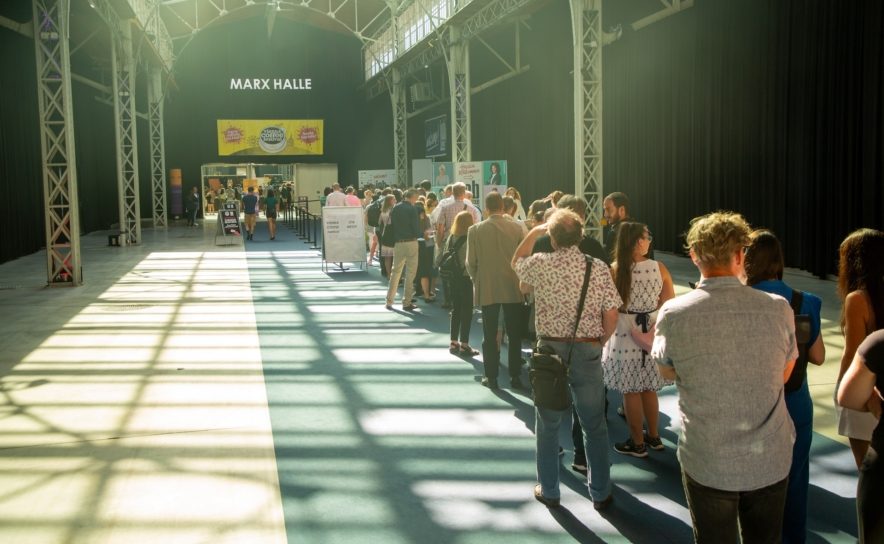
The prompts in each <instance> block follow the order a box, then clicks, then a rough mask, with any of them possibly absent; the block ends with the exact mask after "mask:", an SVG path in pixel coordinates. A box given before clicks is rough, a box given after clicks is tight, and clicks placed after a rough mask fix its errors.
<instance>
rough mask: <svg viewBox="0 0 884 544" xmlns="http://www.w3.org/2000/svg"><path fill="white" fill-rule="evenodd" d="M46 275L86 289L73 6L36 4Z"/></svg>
mask: <svg viewBox="0 0 884 544" xmlns="http://www.w3.org/2000/svg"><path fill="white" fill-rule="evenodd" d="M32 8H33V15H34V48H35V51H36V61H37V97H38V100H39V109H40V147H41V152H42V160H43V204H44V207H45V211H46V265H47V266H46V272H47V282H48V284H49V285H51V286H54V285H59V286H61V285H73V286H76V285H80V284H82V283H83V274H82V266H81V262H80V217H79V203H78V201H77V164H76V154H75V146H74V130H73V129H74V113H73V111H74V110H73V103H72V94H71V64H70V0H33V2H32Z"/></svg>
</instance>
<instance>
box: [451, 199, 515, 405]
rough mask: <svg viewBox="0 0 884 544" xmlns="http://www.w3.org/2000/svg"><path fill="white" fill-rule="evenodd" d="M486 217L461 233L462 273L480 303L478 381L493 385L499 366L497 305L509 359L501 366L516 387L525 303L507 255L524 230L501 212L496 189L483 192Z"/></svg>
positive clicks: (510, 255)
mask: <svg viewBox="0 0 884 544" xmlns="http://www.w3.org/2000/svg"><path fill="white" fill-rule="evenodd" d="M485 210H486V212H487V213H488V214H489V216H488V219H486V220H484V221H482V222H481V223H478V224H476V225H473V226H472V227H470V230H469V231H468V232H467V259H466V263H467V272H468V273H469V275H470V278H472V280H473V285H474V286H475V301H476V304H478V305H479V306H481V307H482V332H483V333H484V338H483V340H482V361H483V362H484V365H485V377H483V378H482V385H484V386H485V387H489V388H491V389H497V376H498V374H499V371H500V347H499V346H498V345H497V324H498V322H499V321H498V320H499V318H500V311H501V309H503V315H504V320H505V327H506V334H507V338H508V348H509V350H508V351H509V358H508V360H507V366H508V367H509V373H510V385H511V386H512V387H513V388H514V389H522V388H523V385H522V381H521V379H520V378H519V376H520V374H521V372H522V366H521V365H522V353H521V352H522V336H523V334H524V333H523V330H524V328H525V327H524V325H525V319H526V315H525V304H524V297H523V295H522V292H521V291H520V290H519V279H518V278H517V277H516V273H515V272H514V271H513V269H512V267H510V260H511V259H512V258H513V254H514V253H515V252H516V248H517V247H518V246H519V243H521V241H522V238H523V237H524V235H525V234H524V230H523V229H522V226H521V225H519V223H517V222H516V221H515V220H514V219H513V218H512V217H510V216H508V215H506V214H505V213H504V211H503V198H502V197H501V196H500V193H497V192H491V193H489V194H488V196H486V197H485Z"/></svg>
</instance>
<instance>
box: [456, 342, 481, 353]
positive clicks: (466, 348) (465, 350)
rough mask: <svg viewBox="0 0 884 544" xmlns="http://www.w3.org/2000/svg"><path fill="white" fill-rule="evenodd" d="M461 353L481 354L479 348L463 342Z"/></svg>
mask: <svg viewBox="0 0 884 544" xmlns="http://www.w3.org/2000/svg"><path fill="white" fill-rule="evenodd" d="M460 353H461V354H462V355H479V350H477V349H473V347H472V346H470V345H469V344H461V345H460Z"/></svg>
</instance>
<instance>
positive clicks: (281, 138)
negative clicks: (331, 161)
mask: <svg viewBox="0 0 884 544" xmlns="http://www.w3.org/2000/svg"><path fill="white" fill-rule="evenodd" d="M322 144H323V121H322V119H219V120H218V155H220V156H232V155H322V153H323V150H322Z"/></svg>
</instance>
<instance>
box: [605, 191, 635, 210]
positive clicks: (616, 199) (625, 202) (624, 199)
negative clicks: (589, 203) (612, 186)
mask: <svg viewBox="0 0 884 544" xmlns="http://www.w3.org/2000/svg"><path fill="white" fill-rule="evenodd" d="M605 200H610V201H611V202H613V203H614V206H615V207H617V208H619V207H620V206H623V208H625V209H626V212H627V215H629V197H628V196H626V195H625V194H623V193H619V192H618V193H611V194H609V195H608V196H606V197H605Z"/></svg>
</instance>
